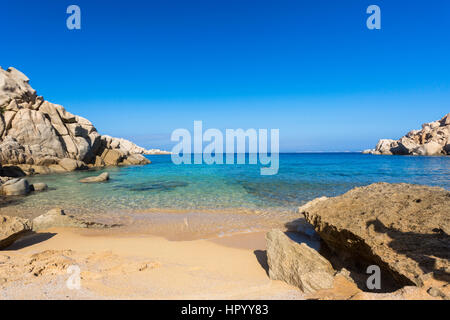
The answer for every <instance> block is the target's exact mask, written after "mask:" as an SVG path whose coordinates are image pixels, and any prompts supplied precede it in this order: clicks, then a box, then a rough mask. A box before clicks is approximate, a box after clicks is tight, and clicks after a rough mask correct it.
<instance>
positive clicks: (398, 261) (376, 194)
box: [301, 183, 450, 286]
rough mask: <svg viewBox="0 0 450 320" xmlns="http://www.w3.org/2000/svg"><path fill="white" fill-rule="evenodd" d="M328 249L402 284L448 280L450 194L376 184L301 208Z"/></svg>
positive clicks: (447, 192) (399, 185)
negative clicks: (363, 262) (387, 274)
mask: <svg viewBox="0 0 450 320" xmlns="http://www.w3.org/2000/svg"><path fill="white" fill-rule="evenodd" d="M301 213H303V215H304V216H305V218H306V220H307V221H308V222H309V223H310V224H312V225H313V226H314V229H315V230H316V232H317V233H318V234H319V235H320V237H321V238H322V239H323V240H324V241H325V242H326V243H327V245H328V246H329V247H330V248H331V249H333V250H334V251H335V252H337V253H338V254H340V255H350V256H351V257H353V258H355V259H356V260H358V259H360V260H364V261H368V262H369V263H372V264H376V265H378V266H379V267H380V268H381V269H382V270H383V271H385V272H389V273H390V275H391V276H392V277H393V278H394V279H395V281H396V282H397V283H398V284H401V285H417V286H421V285H422V284H423V281H424V279H426V278H427V277H429V276H433V277H434V278H435V279H438V280H442V281H447V282H449V281H450V273H449V271H450V235H449V234H450V192H449V191H447V190H445V189H442V188H438V187H427V186H419V185H410V184H388V183H376V184H372V185H370V186H367V187H361V188H355V189H353V190H350V191H349V192H347V193H345V194H343V195H341V196H338V197H335V198H328V199H325V200H322V201H316V202H315V203H314V204H313V205H310V206H307V207H303V208H302V210H301Z"/></svg>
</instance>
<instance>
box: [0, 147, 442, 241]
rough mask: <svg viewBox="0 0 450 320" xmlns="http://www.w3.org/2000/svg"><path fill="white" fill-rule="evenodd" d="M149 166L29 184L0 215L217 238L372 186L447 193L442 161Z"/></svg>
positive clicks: (321, 159)
mask: <svg viewBox="0 0 450 320" xmlns="http://www.w3.org/2000/svg"><path fill="white" fill-rule="evenodd" d="M149 159H150V160H151V161H152V164H151V165H148V166H136V167H120V168H108V169H107V170H99V171H89V172H73V173H67V174H55V175H48V176H36V177H30V178H29V180H30V182H31V183H32V182H45V183H47V184H48V186H49V190H48V191H46V192H42V193H34V194H32V195H30V196H27V197H24V198H17V199H15V200H16V201H15V202H14V201H13V202H12V203H10V204H9V205H8V206H7V207H3V208H1V209H0V212H5V211H8V212H16V213H17V214H20V215H22V216H27V217H33V216H37V215H38V214H41V213H43V212H45V211H47V210H49V209H51V208H54V207H62V208H64V209H65V210H66V211H67V212H70V213H72V214H76V215H83V216H89V217H90V218H95V219H96V220H106V221H114V222H122V223H124V224H127V225H136V226H137V225H141V226H144V225H145V226H146V227H145V229H146V230H148V229H149V228H150V229H151V228H153V229H154V230H153V231H156V230H159V229H158V228H161V230H162V229H164V228H165V227H166V226H168V227H169V229H173V230H178V231H177V232H179V233H183V232H187V231H189V230H190V231H189V232H190V233H192V232H194V233H195V232H197V231H198V233H203V234H208V233H209V232H212V233H216V234H222V233H227V232H234V231H236V232H239V231H246V230H254V229H265V228H269V227H274V226H277V225H278V224H281V223H284V222H286V221H289V220H292V219H295V218H296V217H297V214H296V212H295V211H296V209H297V207H298V206H300V205H302V204H304V203H305V202H307V201H309V200H311V199H314V198H316V197H320V196H335V195H339V194H342V193H344V192H346V191H348V190H350V189H352V188H354V187H356V186H362V185H368V184H371V183H374V182H380V181H385V182H407V183H415V184H426V185H434V186H441V187H443V188H446V189H450V157H410V156H374V155H362V154H356V153H329V154H326V153H321V154H281V155H280V169H279V173H278V174H277V175H274V176H261V175H260V171H259V169H260V166H259V165H180V166H176V165H174V164H172V162H171V158H170V156H149ZM103 171H108V172H109V173H110V176H111V180H110V181H109V182H106V183H97V184H82V183H79V182H78V180H79V179H81V178H84V177H87V176H92V175H98V174H100V173H101V172H103ZM186 219H187V220H188V222H186ZM149 225H151V227H149ZM183 230H184V231H183ZM161 233H163V231H161Z"/></svg>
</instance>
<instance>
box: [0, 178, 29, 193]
mask: <svg viewBox="0 0 450 320" xmlns="http://www.w3.org/2000/svg"><path fill="white" fill-rule="evenodd" d="M30 191H31V189H30V185H29V183H28V181H27V180H26V179H23V178H17V179H12V180H9V181H7V182H5V183H4V184H3V185H2V186H1V194H3V195H5V196H24V195H26V194H28V193H29V192H30Z"/></svg>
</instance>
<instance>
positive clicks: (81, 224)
mask: <svg viewBox="0 0 450 320" xmlns="http://www.w3.org/2000/svg"><path fill="white" fill-rule="evenodd" d="M116 226H118V225H107V224H103V223H97V222H91V221H86V220H82V219H79V218H76V217H74V216H68V215H66V214H65V213H64V210H62V209H60V208H55V209H52V210H50V211H48V212H47V213H44V214H43V215H40V216H38V217H36V218H34V219H33V231H39V230H45V229H49V228H58V227H59V228H111V227H116Z"/></svg>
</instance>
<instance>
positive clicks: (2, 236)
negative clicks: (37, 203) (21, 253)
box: [0, 216, 32, 249]
mask: <svg viewBox="0 0 450 320" xmlns="http://www.w3.org/2000/svg"><path fill="white" fill-rule="evenodd" d="M31 228H32V223H31V222H30V221H29V220H27V219H23V218H19V217H8V216H0V249H4V248H6V247H8V246H10V245H11V244H13V242H14V241H16V240H17V239H18V238H19V237H21V236H22V235H24V234H26V233H27V232H29V231H31Z"/></svg>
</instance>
